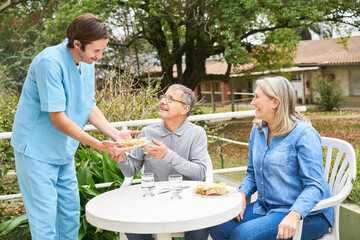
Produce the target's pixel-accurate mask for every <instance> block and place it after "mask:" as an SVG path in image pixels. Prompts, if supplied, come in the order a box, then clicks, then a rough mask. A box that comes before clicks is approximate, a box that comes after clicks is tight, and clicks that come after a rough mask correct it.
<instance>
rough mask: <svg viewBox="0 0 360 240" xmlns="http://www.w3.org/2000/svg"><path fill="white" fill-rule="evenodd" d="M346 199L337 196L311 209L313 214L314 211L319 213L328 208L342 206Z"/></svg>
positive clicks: (324, 200) (322, 201)
mask: <svg viewBox="0 0 360 240" xmlns="http://www.w3.org/2000/svg"><path fill="white" fill-rule="evenodd" d="M346 196H347V195H346ZM346 196H345V197H346ZM344 199H345V198H344V197H343V196H339V195H335V196H333V197H329V198H326V199H323V200H321V201H320V202H319V203H318V204H316V206H315V207H314V208H313V209H311V212H314V211H317V210H320V209H324V208H328V207H333V206H335V205H338V204H340V203H341V202H342V201H343V200H344Z"/></svg>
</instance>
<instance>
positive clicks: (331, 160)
mask: <svg viewBox="0 0 360 240" xmlns="http://www.w3.org/2000/svg"><path fill="white" fill-rule="evenodd" d="M321 145H322V146H323V147H326V162H325V169H324V177H325V179H326V180H327V182H328V183H329V186H330V193H331V196H335V195H341V196H344V199H345V198H346V197H347V195H348V194H349V193H350V192H351V189H352V182H351V180H352V179H355V177H356V156H355V151H354V148H353V147H352V146H351V145H350V144H349V143H348V142H346V141H343V140H340V139H336V138H329V137H322V138H321Z"/></svg>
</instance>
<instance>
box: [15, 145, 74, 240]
mask: <svg viewBox="0 0 360 240" xmlns="http://www.w3.org/2000/svg"><path fill="white" fill-rule="evenodd" d="M15 163H16V171H17V175H18V180H19V185H20V190H21V194H22V197H23V201H24V205H25V210H26V215H27V217H28V220H29V224H30V231H31V237H32V240H53V239H61V240H63V239H68V240H76V239H77V237H78V232H79V226H80V221H79V220H80V199H79V190H78V187H77V179H76V171H75V166H74V161H71V162H70V163H68V164H63V165H55V164H49V163H45V162H41V161H38V160H36V159H33V158H30V157H28V156H25V155H24V154H23V153H19V152H17V151H15Z"/></svg>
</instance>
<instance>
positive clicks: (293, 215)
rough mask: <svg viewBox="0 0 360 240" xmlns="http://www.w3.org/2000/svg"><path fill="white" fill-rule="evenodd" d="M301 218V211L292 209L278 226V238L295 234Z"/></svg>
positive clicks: (286, 237) (285, 237)
mask: <svg viewBox="0 0 360 240" xmlns="http://www.w3.org/2000/svg"><path fill="white" fill-rule="evenodd" d="M300 220H301V215H300V213H298V212H296V211H290V212H289V214H288V215H286V217H284V219H283V220H282V221H281V223H280V224H279V228H278V235H277V236H276V239H288V238H291V237H293V236H295V233H296V229H297V227H298V224H299V221H300Z"/></svg>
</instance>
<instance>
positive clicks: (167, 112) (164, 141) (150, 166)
mask: <svg viewBox="0 0 360 240" xmlns="http://www.w3.org/2000/svg"><path fill="white" fill-rule="evenodd" d="M194 105H195V96H194V93H193V92H192V91H191V90H190V89H189V88H187V87H185V86H183V85H180V84H174V85H171V86H170V87H169V88H168V90H167V91H166V93H165V95H164V96H163V97H162V98H161V100H160V110H159V113H158V116H159V117H160V118H161V119H162V120H163V121H162V122H161V123H160V124H154V125H150V126H147V127H145V128H143V129H142V132H141V134H140V135H139V137H147V138H148V139H151V140H152V144H149V145H146V146H143V147H142V148H136V149H135V150H133V151H131V152H130V154H129V155H127V156H125V155H119V156H118V157H114V156H111V157H112V159H113V160H114V161H116V162H117V163H118V166H119V168H120V169H121V171H122V172H123V174H124V175H125V176H127V177H131V176H133V175H135V174H136V173H137V172H139V171H140V169H141V168H142V167H143V166H144V167H145V168H144V170H145V173H146V172H152V173H154V177H155V181H166V180H168V176H169V175H171V174H176V173H178V174H181V175H182V176H183V179H184V180H194V181H201V180H203V179H204V177H205V173H206V160H207V156H208V152H207V137H206V133H205V130H204V129H203V128H202V127H200V126H197V125H194V124H192V123H190V122H188V121H187V117H188V116H189V115H190V113H191V110H192V108H193V107H194ZM126 235H127V237H128V238H129V240H135V239H136V240H138V239H152V238H151V235H144V234H142V235H140V234H126ZM185 239H187V240H190V239H193V240H195V239H197V240H201V239H207V231H206V230H197V231H191V232H187V233H185Z"/></svg>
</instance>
